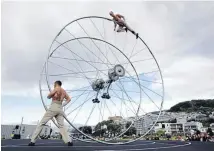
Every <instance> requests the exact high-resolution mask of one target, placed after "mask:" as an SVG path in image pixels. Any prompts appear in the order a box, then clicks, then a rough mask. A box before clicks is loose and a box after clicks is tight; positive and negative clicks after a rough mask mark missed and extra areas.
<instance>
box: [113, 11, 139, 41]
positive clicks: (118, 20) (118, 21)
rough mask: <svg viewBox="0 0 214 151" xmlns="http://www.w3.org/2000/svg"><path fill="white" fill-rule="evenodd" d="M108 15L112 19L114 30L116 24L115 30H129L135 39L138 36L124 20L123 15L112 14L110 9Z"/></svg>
mask: <svg viewBox="0 0 214 151" xmlns="http://www.w3.org/2000/svg"><path fill="white" fill-rule="evenodd" d="M109 14H110V16H111V17H113V21H114V31H115V30H116V27H117V25H118V28H117V32H124V31H126V32H127V31H128V30H129V31H131V32H132V33H133V34H134V35H135V36H136V39H137V38H138V33H136V32H135V31H134V30H133V29H131V28H130V27H129V26H128V25H127V23H126V20H125V17H124V16H123V15H120V14H114V12H113V11H110V13H109Z"/></svg>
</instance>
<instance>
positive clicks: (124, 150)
mask: <svg viewBox="0 0 214 151" xmlns="http://www.w3.org/2000/svg"><path fill="white" fill-rule="evenodd" d="M162 144H164V143H162ZM166 144H167V143H166ZM188 145H191V143H190V142H188V143H186V144H183V145H175V146H166V147H154V148H139V149H122V150H118V149H117V150H112V149H110V150H95V151H136V150H139V151H142V150H154V149H156V150H158V149H167V148H177V147H184V146H188Z"/></svg>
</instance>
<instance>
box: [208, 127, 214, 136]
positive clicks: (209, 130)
mask: <svg viewBox="0 0 214 151" xmlns="http://www.w3.org/2000/svg"><path fill="white" fill-rule="evenodd" d="M207 134H208V135H210V136H213V135H214V133H213V131H212V129H211V128H210V127H209V128H208V129H207Z"/></svg>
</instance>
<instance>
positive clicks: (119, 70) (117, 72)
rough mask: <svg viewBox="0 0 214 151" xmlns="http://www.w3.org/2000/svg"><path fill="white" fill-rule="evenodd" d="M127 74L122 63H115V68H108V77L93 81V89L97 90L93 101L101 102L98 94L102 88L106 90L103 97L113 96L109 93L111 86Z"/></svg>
mask: <svg viewBox="0 0 214 151" xmlns="http://www.w3.org/2000/svg"><path fill="white" fill-rule="evenodd" d="M124 75H125V69H124V67H123V66H122V65H120V64H118V65H115V66H114V68H112V69H109V70H108V79H107V80H106V81H104V80H103V79H96V80H95V81H94V82H93V83H92V89H93V90H94V91H96V92H97V95H96V98H95V99H93V100H92V102H93V103H99V102H100V101H99V99H98V95H99V92H100V90H104V91H105V90H106V92H104V93H103V95H102V96H101V97H102V98H103V99H110V98H111V96H110V95H109V93H108V91H109V87H110V86H111V84H112V83H113V82H115V81H117V80H118V79H119V78H120V77H123V76H124Z"/></svg>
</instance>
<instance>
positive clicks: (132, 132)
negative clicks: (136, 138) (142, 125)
mask: <svg viewBox="0 0 214 151" xmlns="http://www.w3.org/2000/svg"><path fill="white" fill-rule="evenodd" d="M136 132H137V130H136V128H135V127H130V128H129V130H128V131H126V132H125V134H124V135H127V136H132V135H133V134H134V135H136Z"/></svg>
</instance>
